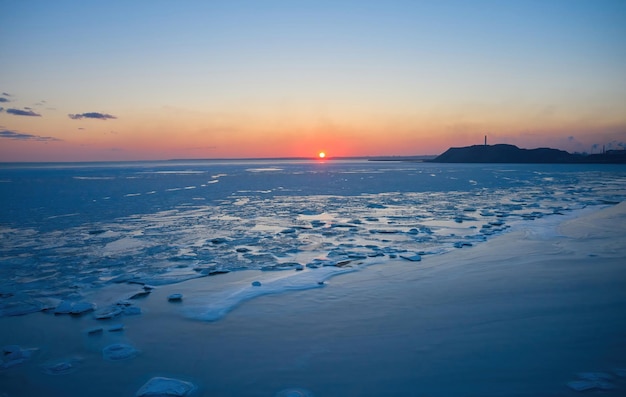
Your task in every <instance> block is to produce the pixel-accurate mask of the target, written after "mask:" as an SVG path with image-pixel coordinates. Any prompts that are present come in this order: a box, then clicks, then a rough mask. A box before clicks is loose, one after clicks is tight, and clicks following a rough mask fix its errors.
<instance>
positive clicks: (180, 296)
mask: <svg viewBox="0 0 626 397" xmlns="http://www.w3.org/2000/svg"><path fill="white" fill-rule="evenodd" d="M167 300H168V301H170V302H181V301H182V300H183V294H171V295H170V296H168V297H167Z"/></svg>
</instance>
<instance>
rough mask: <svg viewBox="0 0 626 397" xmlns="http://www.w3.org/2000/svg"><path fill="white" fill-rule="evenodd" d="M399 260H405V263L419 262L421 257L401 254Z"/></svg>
mask: <svg viewBox="0 0 626 397" xmlns="http://www.w3.org/2000/svg"><path fill="white" fill-rule="evenodd" d="M400 258H402V259H406V260H407V261H411V262H419V261H421V260H422V257H421V255H420V254H412V253H406V254H402V255H400Z"/></svg>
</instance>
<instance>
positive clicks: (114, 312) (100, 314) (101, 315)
mask: <svg viewBox="0 0 626 397" xmlns="http://www.w3.org/2000/svg"><path fill="white" fill-rule="evenodd" d="M122 311H123V310H122V308H121V307H119V306H117V305H112V306H107V307H103V308H102V309H99V310H96V311H95V312H94V313H93V316H94V317H95V318H96V319H97V320H106V319H109V318H113V317H116V316H119V315H120V314H122Z"/></svg>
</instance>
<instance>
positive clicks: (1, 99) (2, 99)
mask: <svg viewBox="0 0 626 397" xmlns="http://www.w3.org/2000/svg"><path fill="white" fill-rule="evenodd" d="M0 102H11V101H9V100H8V99H7V98H5V97H3V96H0Z"/></svg>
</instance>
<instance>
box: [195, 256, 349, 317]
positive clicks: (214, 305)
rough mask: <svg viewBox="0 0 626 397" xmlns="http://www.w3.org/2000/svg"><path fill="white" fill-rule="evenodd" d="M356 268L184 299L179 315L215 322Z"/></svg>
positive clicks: (292, 276) (318, 271) (297, 274)
mask: <svg viewBox="0 0 626 397" xmlns="http://www.w3.org/2000/svg"><path fill="white" fill-rule="evenodd" d="M356 270H357V269H356V268H350V267H347V268H340V267H335V266H329V267H322V268H317V269H314V270H309V271H303V272H294V273H289V275H287V276H281V277H277V278H268V279H267V280H264V281H263V282H261V281H259V280H255V281H253V282H252V283H251V284H248V285H240V286H235V287H233V288H231V289H225V290H221V291H219V292H215V293H208V294H206V295H202V296H197V297H194V298H193V299H192V298H190V299H187V300H186V301H185V306H184V309H183V312H184V313H185V315H186V316H187V317H190V318H194V319H197V320H203V321H216V320H219V319H220V318H222V317H224V316H225V315H226V314H227V313H228V312H230V311H231V310H232V309H234V308H235V307H237V306H238V305H240V304H241V303H243V302H245V301H247V300H250V299H253V298H255V297H258V296H262V295H271V294H280V293H284V292H288V291H296V290H306V289H313V288H320V287H323V286H324V285H325V284H324V282H325V281H326V280H328V279H330V278H331V277H334V276H337V275H339V274H344V273H348V272H353V271H356Z"/></svg>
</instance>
